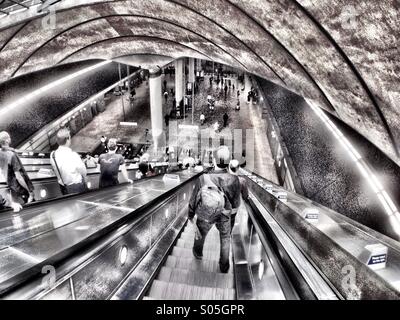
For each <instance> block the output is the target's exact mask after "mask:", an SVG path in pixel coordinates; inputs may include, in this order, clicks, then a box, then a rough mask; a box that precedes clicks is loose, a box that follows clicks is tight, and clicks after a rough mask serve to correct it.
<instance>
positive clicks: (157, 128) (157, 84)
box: [149, 67, 165, 150]
mask: <svg viewBox="0 0 400 320" xmlns="http://www.w3.org/2000/svg"><path fill="white" fill-rule="evenodd" d="M149 71H150V76H149V89H150V112H151V132H152V136H153V142H154V148H155V150H157V149H158V148H161V147H164V145H165V139H164V130H163V109H162V92H161V69H160V68H158V67H156V68H154V69H150V70H149Z"/></svg>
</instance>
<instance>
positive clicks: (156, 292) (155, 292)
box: [148, 280, 235, 300]
mask: <svg viewBox="0 0 400 320" xmlns="http://www.w3.org/2000/svg"><path fill="white" fill-rule="evenodd" d="M153 287H155V288H157V289H154V288H153ZM160 288H162V290H160ZM148 297H149V298H153V299H168V300H176V299H179V300H216V299H217V300H234V299H235V290H234V289H221V288H211V287H199V286H188V285H185V284H182V283H175V282H169V283H168V282H165V281H160V280H154V282H153V284H152V287H151V289H150V294H149V296H148Z"/></svg>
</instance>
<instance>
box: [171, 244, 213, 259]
mask: <svg viewBox="0 0 400 320" xmlns="http://www.w3.org/2000/svg"><path fill="white" fill-rule="evenodd" d="M171 255H173V256H176V257H183V258H194V256H193V252H192V249H186V248H181V247H174V249H173V250H172V253H171ZM203 259H206V260H215V261H218V260H219V251H215V250H212V251H210V250H203Z"/></svg>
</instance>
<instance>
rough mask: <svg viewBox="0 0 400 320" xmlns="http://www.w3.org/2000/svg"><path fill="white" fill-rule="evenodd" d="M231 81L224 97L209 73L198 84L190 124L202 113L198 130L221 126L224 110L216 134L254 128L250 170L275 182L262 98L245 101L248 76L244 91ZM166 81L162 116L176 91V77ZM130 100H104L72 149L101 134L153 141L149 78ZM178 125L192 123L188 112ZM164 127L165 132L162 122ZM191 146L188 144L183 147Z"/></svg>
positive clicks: (90, 143)
mask: <svg viewBox="0 0 400 320" xmlns="http://www.w3.org/2000/svg"><path fill="white" fill-rule="evenodd" d="M230 79H231V83H232V84H233V85H234V86H235V90H233V89H230V90H228V92H227V97H226V99H225V97H224V90H223V87H222V86H221V84H220V85H219V87H218V86H217V85H216V83H215V82H214V83H213V85H212V86H211V87H210V85H209V76H208V75H207V76H205V77H204V80H203V81H200V83H199V92H198V93H197V94H196V95H195V98H194V112H193V114H194V116H193V120H194V122H193V124H194V125H199V126H200V114H201V112H204V113H205V116H206V122H205V124H204V125H202V126H200V129H202V130H203V129H205V130H212V131H214V130H213V125H214V123H215V122H216V121H218V122H219V124H220V126H221V127H222V124H223V120H222V116H223V114H224V113H225V112H226V113H227V114H228V116H229V119H228V125H227V127H226V128H222V129H221V131H220V132H219V133H217V135H221V136H224V135H226V134H227V131H228V130H233V129H241V130H243V131H242V132H243V133H242V134H243V135H245V132H246V129H253V130H254V146H255V148H254V150H255V152H254V160H253V161H254V168H252V171H254V172H255V173H257V174H259V175H261V176H263V177H265V178H266V179H268V180H270V181H272V182H275V183H278V179H277V176H276V173H275V168H274V159H273V157H272V154H271V150H270V146H269V142H268V138H267V132H266V123H265V120H264V119H263V118H262V109H263V105H262V104H263V103H264V102H263V101H261V100H260V101H259V102H258V103H257V104H253V103H252V102H250V103H247V92H248V91H249V90H250V88H251V86H252V84H251V80H250V78H249V76H248V75H247V74H246V75H245V82H244V90H242V85H241V84H240V83H239V82H238V81H237V78H236V76H232V77H231V78H230ZM164 80H166V81H167V89H168V92H169V95H168V99H167V101H165V99H164V96H163V95H162V103H163V113H164V114H163V117H164V115H165V114H167V113H170V111H171V109H172V104H173V100H174V97H175V95H171V93H170V90H171V88H172V89H174V91H175V76H174V75H164V74H163V75H162V79H161V82H162V84H163V83H164ZM135 90H136V95H135V99H134V101H133V103H132V104H131V105H130V104H129V101H128V99H127V95H125V96H123V97H121V96H112V97H111V99H110V101H108V102H107V106H106V110H105V111H104V112H103V113H100V114H98V115H97V116H96V117H94V119H93V120H92V121H91V122H90V123H89V124H88V125H87V126H86V127H85V128H83V129H81V130H80V131H79V132H78V133H77V134H75V135H74V136H73V138H72V146H71V147H72V149H73V150H76V151H81V152H87V150H91V149H93V148H94V146H96V144H97V143H98V141H99V139H100V137H101V136H102V135H104V136H106V137H108V138H117V139H118V140H119V141H124V142H130V143H150V144H151V143H152V138H151V114H150V101H149V86H148V81H143V82H142V83H141V84H140V85H139V86H138V87H137V88H135ZM237 90H240V96H239V100H240V110H239V111H236V110H235V107H236V103H237ZM209 94H210V95H212V96H213V97H214V98H215V100H216V103H215V110H214V111H213V112H211V111H209V110H208V108H207V96H208V95H209ZM122 99H124V110H125V118H124V112H123V107H122ZM121 121H132V122H137V124H138V125H137V127H124V126H121V125H120V122H121ZM178 124H192V114H191V112H190V113H189V114H187V115H186V118H185V119H184V120H178ZM146 129H149V130H150V135H148V136H147V137H146V134H145V131H146ZM164 129H165V130H166V131H167V128H166V125H165V123H164ZM186 143H188V142H187V141H182V142H180V145H183V144H186ZM185 147H188V148H190V146H186V145H185Z"/></svg>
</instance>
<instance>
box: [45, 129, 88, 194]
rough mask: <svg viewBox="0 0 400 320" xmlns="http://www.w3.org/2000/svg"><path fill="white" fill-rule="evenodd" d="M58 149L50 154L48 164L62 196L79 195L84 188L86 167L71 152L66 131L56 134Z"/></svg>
mask: <svg viewBox="0 0 400 320" xmlns="http://www.w3.org/2000/svg"><path fill="white" fill-rule="evenodd" d="M57 144H58V149H57V150H56V151H53V152H52V153H51V154H50V163H51V165H52V167H53V170H54V172H55V174H56V176H57V180H58V183H59V185H60V188H61V192H62V193H63V194H72V193H81V192H85V191H86V190H87V187H86V174H87V171H86V166H85V164H84V163H83V161H82V159H81V157H80V156H79V154H78V153H76V152H74V151H72V149H71V148H70V146H71V134H70V132H69V130H68V129H65V128H63V129H60V130H59V131H58V132H57Z"/></svg>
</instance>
